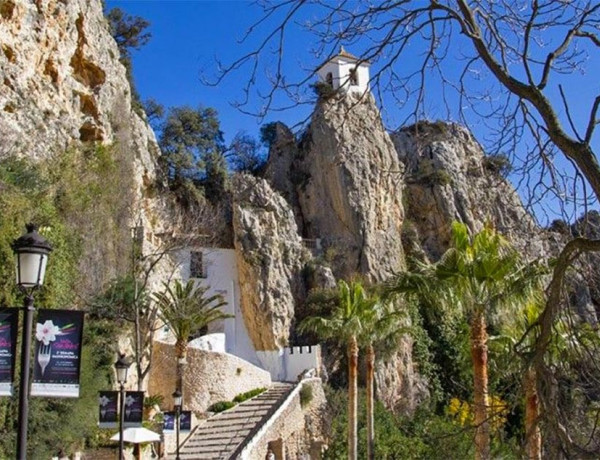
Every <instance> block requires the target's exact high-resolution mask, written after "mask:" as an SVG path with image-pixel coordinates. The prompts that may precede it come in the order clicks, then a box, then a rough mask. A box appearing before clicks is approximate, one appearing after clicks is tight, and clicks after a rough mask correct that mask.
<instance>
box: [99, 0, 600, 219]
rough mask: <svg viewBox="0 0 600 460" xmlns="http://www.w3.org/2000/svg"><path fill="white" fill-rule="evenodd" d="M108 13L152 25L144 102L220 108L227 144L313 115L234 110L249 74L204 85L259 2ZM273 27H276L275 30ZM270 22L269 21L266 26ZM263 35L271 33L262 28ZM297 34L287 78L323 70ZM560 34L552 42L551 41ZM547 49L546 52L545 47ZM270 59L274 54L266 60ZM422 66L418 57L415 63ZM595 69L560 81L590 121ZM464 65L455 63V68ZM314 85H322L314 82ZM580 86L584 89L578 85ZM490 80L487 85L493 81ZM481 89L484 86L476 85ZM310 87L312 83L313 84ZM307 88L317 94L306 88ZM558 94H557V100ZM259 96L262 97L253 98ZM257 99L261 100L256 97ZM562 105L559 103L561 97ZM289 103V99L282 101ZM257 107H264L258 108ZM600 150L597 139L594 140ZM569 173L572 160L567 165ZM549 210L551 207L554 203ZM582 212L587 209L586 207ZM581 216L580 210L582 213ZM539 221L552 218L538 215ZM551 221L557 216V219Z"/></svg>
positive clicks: (144, 61) (128, 5)
mask: <svg viewBox="0 0 600 460" xmlns="http://www.w3.org/2000/svg"><path fill="white" fill-rule="evenodd" d="M106 5H107V8H108V9H110V8H113V7H120V8H122V9H123V10H124V11H126V12H127V13H129V14H131V15H137V16H142V17H144V18H146V19H147V20H148V21H150V23H151V26H150V31H151V33H152V39H151V40H150V42H149V43H148V44H147V45H145V46H144V47H143V48H142V49H141V50H139V51H134V52H133V64H134V66H133V68H134V78H135V82H136V85H137V89H138V92H139V93H140V95H141V97H142V99H148V98H153V99H156V100H157V101H158V102H160V103H162V104H163V105H165V106H166V107H170V106H180V105H191V106H198V105H199V104H202V105H203V106H208V107H214V108H215V109H217V111H218V113H219V119H220V121H221V127H222V130H223V131H224V133H225V138H226V141H229V140H231V139H232V138H233V136H234V135H235V134H236V133H237V132H239V131H245V132H247V133H248V134H250V135H252V136H255V137H258V133H259V129H260V126H261V124H262V123H265V122H269V121H276V120H279V121H283V122H284V123H286V124H287V125H288V126H293V125H295V124H297V123H299V122H301V121H302V120H304V119H306V118H307V117H308V116H309V115H310V111H311V109H312V106H310V105H304V106H299V107H295V108H292V109H290V110H287V111H283V112H274V113H268V114H267V115H266V117H265V118H264V120H259V119H257V118H255V117H252V116H250V115H244V114H243V113H241V112H240V111H239V110H238V109H236V108H235V107H233V106H232V102H233V101H236V100H240V99H241V98H242V97H243V93H242V90H241V88H242V86H243V84H244V83H245V82H246V81H247V76H248V74H247V73H244V72H247V69H245V70H244V69H243V70H241V71H239V72H237V73H235V74H234V75H233V76H231V77H230V78H227V79H225V80H224V81H223V82H222V83H221V84H220V85H219V86H218V87H211V86H207V85H204V84H203V83H202V80H201V75H207V76H210V75H214V73H215V71H216V66H217V61H216V59H217V58H218V59H219V60H221V61H223V62H225V63H228V62H232V61H233V60H235V59H236V58H238V57H240V56H241V55H243V54H244V53H246V52H248V51H250V50H253V49H255V47H256V45H257V39H258V38H259V35H251V36H250V39H249V40H247V41H245V42H243V43H240V40H241V38H243V37H244V35H245V32H246V31H247V29H248V27H249V26H250V25H252V24H253V23H254V22H255V21H256V20H257V19H259V18H261V17H262V9H261V8H260V7H259V6H257V5H255V4H254V3H253V2H244V1H233V0H232V1H202V0H188V1H174V0H118V1H117V0H107V1H106ZM312 14H314V10H311V9H310V8H309V9H307V11H306V12H305V13H304V14H303V16H302V17H300V18H299V21H302V20H306V19H309V18H310V17H311V15H312ZM273 23H274V22H271V25H272V24H273ZM266 25H267V26H268V25H269V24H268V23H267V24H266ZM263 30H264V29H263ZM293 32H294V33H291V34H290V33H288V34H287V36H286V42H285V52H286V60H285V66H284V73H285V75H286V78H287V79H288V80H294V79H295V80H300V79H302V78H303V77H304V76H305V75H306V74H307V72H308V69H314V68H316V66H317V64H319V63H320V62H321V60H322V59H320V58H318V57H315V55H314V52H313V47H314V46H315V43H316V39H315V37H313V36H311V35H309V34H308V33H307V32H306V31H304V30H303V28H302V27H300V26H299V25H298V26H297V27H295V28H294V31H293ZM552 38H553V37H548V39H549V40H551V39H552ZM361 46H366V45H364V43H362V42H359V43H356V44H353V45H350V46H348V50H349V51H350V52H354V53H355V54H360V53H361V51H363V50H362V49H360V47H361ZM460 48H461V47H460V46H456V43H455V46H454V47H453V50H452V52H453V53H454V54H455V55H456V58H458V57H459V56H460V53H461V49H460ZM422 51H423V47H422V46H420V45H419V42H416V43H415V44H414V45H413V47H412V48H411V49H410V50H409V54H407V56H406V57H405V62H406V65H405V68H404V69H403V70H406V69H407V68H409V66H410V65H411V61H412V59H411V56H414V57H417V56H418V55H419V54H420V53H421V52H422ZM540 52H546V51H544V49H540ZM266 59H267V61H268V60H269V59H270V60H271V61H273V59H274V58H273V57H272V56H269V55H266ZM415 61H416V59H415ZM382 62H385V57H382V59H380V62H375V63H374V64H373V66H372V69H371V74H372V75H373V74H374V73H375V72H377V70H378V66H380V65H381V63H382ZM587 66H588V72H587V74H585V75H582V74H581V73H579V72H578V73H577V74H576V75H566V76H559V77H558V78H557V80H558V81H561V80H562V82H563V83H564V85H565V86H564V87H565V91H566V92H567V94H568V98H569V99H570V100H571V101H572V102H573V106H572V113H571V115H572V117H573V118H574V119H575V120H576V121H580V122H583V121H584V120H585V119H586V117H587V113H588V111H589V108H590V106H591V100H592V96H593V95H595V94H599V93H600V80H599V79H598V77H597V75H598V74H600V61H599V60H598V53H596V54H595V55H594V54H592V59H590V60H588V62H587ZM459 69H460V66H456V69H450V72H452V71H453V70H456V71H457V72H458V70H459ZM258 76H259V80H258V82H257V83H258V84H257V89H258V90H259V91H260V90H263V91H264V90H265V89H266V88H267V86H268V76H267V75H264V74H263V73H262V71H259V75H258ZM312 81H315V79H314V78H313V80H312ZM574 81H576V82H577V84H575V85H574V84H573V82H574ZM489 82H490V80H485V77H484V80H483V84H489ZM472 84H474V85H477V84H478V82H477V81H476V80H473V83H472ZM307 86H308V85H307ZM306 91H307V92H308V93H310V89H309V88H308V87H307V88H306ZM557 94H558V93H557V90H555V91H554V96H555V97H557ZM254 96H256V94H255V95H254ZM427 97H428V98H429V99H428V102H427V103H426V105H425V107H426V109H427V110H428V113H427V114H426V115H427V116H428V117H429V118H432V119H436V118H443V119H446V117H445V116H444V115H441V116H440V115H439V113H440V111H441V109H440V107H436V104H439V105H441V103H440V100H441V92H440V88H439V87H438V86H436V85H435V84H430V85H428V87H427ZM254 100H257V98H254ZM555 101H556V99H555ZM279 102H282V99H279ZM251 108H252V109H254V110H258V109H259V105H257V104H255V105H253V106H251ZM383 109H384V110H383V115H384V122H386V125H387V126H389V127H392V128H396V127H398V125H399V123H400V122H401V121H402V120H403V119H404V116H403V113H402V109H401V107H399V105H398V104H397V103H395V102H394V101H390V100H386V101H385V107H383ZM559 116H561V117H562V118H563V119H564V118H565V112H564V110H559ZM477 120H478V121H477V123H474V124H473V125H472V126H471V127H472V128H473V129H474V134H475V135H476V137H478V138H479V139H480V140H482V138H483V136H484V134H485V130H484V128H483V127H482V124H483V121H482V119H481V118H479V119H477ZM595 147H596V149H597V148H598V140H597V139H596V142H595ZM561 164H562V166H563V167H565V168H569V166H568V165H567V163H566V162H562V163H561ZM550 207H552V205H551V204H550ZM580 211H581V210H580ZM580 211H578V212H577V213H578V214H579V213H580ZM538 217H540V218H541V219H542V220H545V219H544V218H543V217H541V215H539V213H538ZM551 219H552V217H550V220H551Z"/></svg>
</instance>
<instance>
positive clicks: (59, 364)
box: [31, 309, 83, 398]
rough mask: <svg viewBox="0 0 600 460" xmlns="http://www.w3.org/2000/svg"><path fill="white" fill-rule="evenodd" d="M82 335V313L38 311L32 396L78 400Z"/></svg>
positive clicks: (72, 311)
mask: <svg viewBox="0 0 600 460" xmlns="http://www.w3.org/2000/svg"><path fill="white" fill-rule="evenodd" d="M82 335H83V312H82V311H75V310H45V309H40V310H39V313H38V318H37V323H36V325H35V338H36V348H35V355H34V365H33V383H32V385H31V395H32V396H51V397H57V398H78V397H79V370H80V367H81V339H82Z"/></svg>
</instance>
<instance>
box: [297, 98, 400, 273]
mask: <svg viewBox="0 0 600 460" xmlns="http://www.w3.org/2000/svg"><path fill="white" fill-rule="evenodd" d="M301 149H302V153H301V158H299V161H298V165H299V170H300V172H301V174H302V180H301V181H300V182H299V183H298V184H297V192H298V196H299V203H300V208H301V213H302V216H303V219H304V232H305V236H307V237H308V238H320V239H321V241H322V245H323V248H324V251H326V252H329V256H330V257H329V258H330V259H331V262H332V268H333V272H334V274H335V275H336V276H337V277H344V278H347V277H349V276H351V275H352V274H354V273H360V274H363V275H366V276H367V277H368V278H369V279H371V280H382V279H385V278H386V277H387V276H388V275H389V274H391V272H392V271H394V270H398V269H399V268H400V267H402V265H403V252H402V244H401V227H402V222H403V220H404V212H403V208H402V183H401V181H400V174H399V171H400V165H399V162H398V158H397V155H396V152H395V150H394V146H393V144H392V142H391V140H390V138H389V136H388V134H387V132H386V131H385V129H384V127H383V124H382V122H381V118H380V115H379V111H378V110H377V107H376V105H375V102H374V100H373V98H372V96H371V95H367V96H365V97H362V98H361V97H359V96H358V95H346V96H341V97H336V98H332V99H329V100H327V101H322V102H320V103H319V104H318V105H317V107H316V110H315V112H314V113H313V116H312V119H311V123H310V127H309V129H308V131H307V133H306V135H305V139H304V140H303V143H302V145H301Z"/></svg>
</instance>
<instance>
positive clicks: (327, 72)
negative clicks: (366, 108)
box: [317, 47, 370, 94]
mask: <svg viewBox="0 0 600 460" xmlns="http://www.w3.org/2000/svg"><path fill="white" fill-rule="evenodd" d="M317 74H318V75H319V79H320V81H322V82H325V83H328V84H329V85H331V86H332V87H333V89H335V90H337V89H340V90H341V91H344V92H346V93H360V94H364V93H365V92H367V91H369V78H370V77H369V63H368V62H367V61H361V60H360V59H358V58H357V57H356V56H353V55H352V54H350V53H348V52H347V51H346V50H345V49H344V47H342V48H341V50H340V52H339V54H338V55H337V56H334V57H332V58H331V59H329V60H328V61H326V62H325V63H323V64H321V66H320V67H319V68H318V69H317Z"/></svg>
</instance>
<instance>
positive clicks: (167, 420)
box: [163, 412, 176, 433]
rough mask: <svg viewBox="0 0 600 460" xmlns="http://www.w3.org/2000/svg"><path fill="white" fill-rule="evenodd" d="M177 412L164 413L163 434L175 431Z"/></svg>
mask: <svg viewBox="0 0 600 460" xmlns="http://www.w3.org/2000/svg"><path fill="white" fill-rule="evenodd" d="M175 416H176V415H175V412H163V433H173V432H174V431H175Z"/></svg>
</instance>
